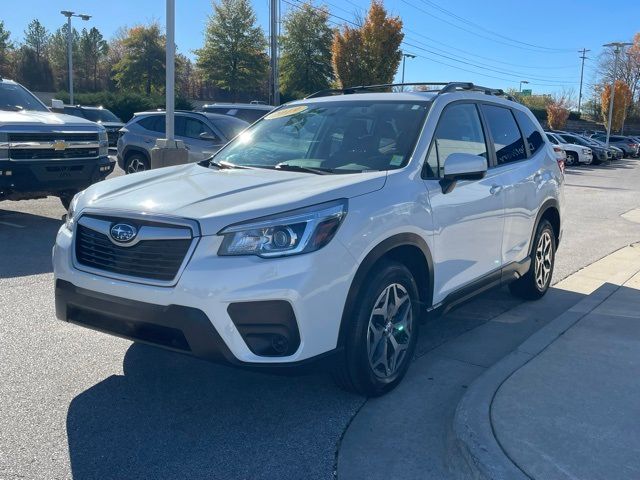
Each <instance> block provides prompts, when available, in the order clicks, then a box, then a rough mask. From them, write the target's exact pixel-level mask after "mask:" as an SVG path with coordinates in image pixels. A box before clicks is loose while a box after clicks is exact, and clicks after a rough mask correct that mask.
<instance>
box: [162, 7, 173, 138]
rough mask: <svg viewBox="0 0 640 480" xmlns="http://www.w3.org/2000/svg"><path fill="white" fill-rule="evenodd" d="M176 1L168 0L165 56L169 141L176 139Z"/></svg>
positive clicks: (166, 112)
mask: <svg viewBox="0 0 640 480" xmlns="http://www.w3.org/2000/svg"><path fill="white" fill-rule="evenodd" d="M175 14H176V2H175V0H167V50H166V58H165V64H166V69H165V96H166V99H165V102H166V108H165V119H166V120H165V130H166V135H167V143H169V142H173V140H174V125H175V123H174V121H175V119H174V110H175V81H176V76H175V58H176V43H175V36H176V21H175Z"/></svg>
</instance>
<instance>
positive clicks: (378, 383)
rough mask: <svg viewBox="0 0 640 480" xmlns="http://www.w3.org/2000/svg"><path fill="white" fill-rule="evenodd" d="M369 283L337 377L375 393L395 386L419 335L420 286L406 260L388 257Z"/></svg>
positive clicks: (340, 382)
mask: <svg viewBox="0 0 640 480" xmlns="http://www.w3.org/2000/svg"><path fill="white" fill-rule="evenodd" d="M368 278H369V280H368V281H367V282H366V284H365V285H364V286H363V288H362V291H361V294H360V297H359V298H358V300H357V305H356V307H355V311H354V312H352V313H353V317H352V318H349V319H348V321H349V322H350V324H349V325H348V331H347V336H346V339H345V351H344V354H343V357H342V359H341V361H340V362H338V364H337V365H336V367H335V370H334V373H333V376H334V379H335V381H336V383H337V384H338V385H339V386H340V387H341V388H343V389H345V390H349V391H351V392H355V393H359V394H361V395H365V396H370V397H375V396H379V395H382V394H384V393H386V392H388V391H390V390H392V389H393V388H395V387H396V386H397V385H398V384H399V383H400V381H401V380H402V378H403V377H404V375H405V373H406V372H407V370H408V368H409V364H410V363H411V359H412V358H413V352H414V350H415V347H416V341H417V338H418V318H419V297H418V287H417V285H416V282H415V280H414V278H413V275H411V272H410V271H409V269H408V268H407V267H405V266H404V265H403V264H401V263H398V262H393V261H386V260H385V261H383V262H382V263H381V264H380V265H379V266H378V267H377V268H376V269H375V271H373V272H372V273H371V274H370V275H368Z"/></svg>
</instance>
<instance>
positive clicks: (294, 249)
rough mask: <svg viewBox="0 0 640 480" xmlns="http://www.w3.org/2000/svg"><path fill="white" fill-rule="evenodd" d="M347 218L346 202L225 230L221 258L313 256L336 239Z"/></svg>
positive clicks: (302, 210) (251, 222)
mask: <svg viewBox="0 0 640 480" xmlns="http://www.w3.org/2000/svg"><path fill="white" fill-rule="evenodd" d="M346 214H347V201H346V200H338V201H335V202H329V203H324V204H321V205H315V206H313V207H309V208H304V209H300V210H294V211H291V212H286V213H284V214H281V215H277V216H275V215H274V216H270V217H264V218H261V219H258V220H254V221H250V222H245V223H241V224H236V225H231V226H229V227H227V228H225V229H224V230H222V231H221V232H220V233H219V235H222V236H223V237H224V239H223V240H222V245H220V248H219V250H218V255H257V256H260V257H266V258H269V257H282V256H285V255H295V254H298V253H307V252H313V251H315V250H318V249H320V248H322V247H324V246H325V245H326V244H328V243H329V242H330V241H331V239H332V238H333V237H334V236H335V234H336V232H337V231H338V227H339V226H340V224H341V223H342V221H343V220H344V218H345V216H346Z"/></svg>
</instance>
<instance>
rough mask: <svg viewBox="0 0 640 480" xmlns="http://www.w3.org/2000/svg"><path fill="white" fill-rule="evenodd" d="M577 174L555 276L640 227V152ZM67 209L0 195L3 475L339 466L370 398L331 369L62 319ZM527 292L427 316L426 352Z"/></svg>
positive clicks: (296, 474)
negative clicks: (232, 356) (241, 364)
mask: <svg viewBox="0 0 640 480" xmlns="http://www.w3.org/2000/svg"><path fill="white" fill-rule="evenodd" d="M566 185H567V187H566V189H565V194H566V212H565V219H564V220H565V223H564V225H565V227H564V238H563V240H562V244H561V246H560V249H559V251H558V254H557V264H556V271H555V274H554V282H557V281H559V280H561V279H562V278H565V277H566V276H568V275H569V274H571V273H573V272H575V271H577V270H578V269H580V268H582V267H583V266H586V265H588V264H590V263H592V262H594V261H595V260H597V259H599V258H602V257H603V256H605V255H607V254H608V253H611V252H612V251H614V250H617V249H618V248H621V247H623V246H625V245H628V244H629V243H632V242H634V241H638V240H640V224H638V223H634V222H631V221H629V220H626V219H624V218H622V217H621V215H622V214H624V213H626V212H628V211H630V210H632V209H635V208H638V207H640V160H632V159H625V160H620V161H617V162H615V163H613V164H611V165H605V166H582V167H575V168H573V169H570V170H568V171H567V175H566ZM63 214H64V210H63V208H62V207H61V205H60V203H59V201H58V200H57V199H55V198H47V199H43V200H37V201H24V202H2V203H0V246H1V248H0V358H1V359H2V361H1V362H0V378H2V379H3V381H2V382H0V478H56V479H58V478H76V479H91V478H100V479H107V478H216V479H231V478H233V479H236V478H241V479H249V478H250V479H262V478H265V479H267V478H268V479H273V478H279V479H298V478H305V479H316V478H317V479H326V478H331V477H332V476H333V475H335V472H336V468H337V464H338V460H337V459H338V456H339V455H338V450H339V447H340V443H341V439H342V438H343V435H344V433H345V430H346V429H347V428H348V427H349V425H350V423H351V422H352V420H353V418H354V416H355V415H356V414H357V412H358V411H359V410H360V409H361V408H362V406H363V405H364V404H365V399H364V398H361V397H358V396H355V395H351V394H347V393H345V392H342V391H341V390H339V389H338V388H337V387H335V386H334V385H333V383H332V381H331V379H330V378H329V377H328V376H327V375H325V374H311V375H307V376H303V377H283V376H271V375H264V374H258V373H249V372H244V371H240V370H234V369H231V368H227V367H222V366H217V365H213V364H209V363H206V362H203V361H199V360H195V359H192V358H189V357H186V356H181V355H178V354H174V353H169V352H165V351H162V350H159V349H156V348H153V347H148V346H144V345H139V344H132V343H131V342H129V341H125V340H122V339H117V338H113V337H110V336H108V335H103V334H100V333H97V332H93V331H90V330H86V329H82V328H80V327H77V326H73V325H67V324H64V323H62V322H59V321H57V320H55V315H54V308H53V281H52V273H51V262H50V252H51V246H52V244H53V241H54V238H55V232H56V231H57V229H58V228H59V226H60V223H61V221H60V218H61V216H62V215H63ZM518 304H519V302H518V301H517V300H515V299H513V298H512V297H511V296H510V295H509V294H508V293H507V292H505V291H495V292H489V293H488V294H485V295H483V296H481V297H479V298H477V299H476V300H474V301H473V302H471V303H469V304H467V305H465V306H463V307H461V308H460V309H459V310H457V311H454V312H452V313H451V314H450V315H447V316H445V317H443V318H440V319H438V320H435V321H430V322H429V323H428V324H427V325H426V328H424V329H423V335H422V338H421V340H420V344H419V346H418V356H425V355H428V354H429V352H431V351H433V350H435V349H443V348H446V347H447V345H448V344H451V343H453V342H454V341H455V340H456V339H457V338H459V337H460V336H461V335H463V334H465V333H467V332H470V331H472V330H473V329H475V328H477V327H479V326H481V325H482V324H484V323H486V322H487V321H488V320H489V319H490V318H492V316H495V315H499V314H500V313H503V312H505V311H508V310H510V309H513V308H515V307H518ZM539 326H542V324H540V325H539ZM447 374H449V375H452V376H453V375H456V371H455V370H451V371H450V372H449V373H447ZM467 380H468V379H465V381H467ZM434 414H435V413H434ZM372 454H375V452H372Z"/></svg>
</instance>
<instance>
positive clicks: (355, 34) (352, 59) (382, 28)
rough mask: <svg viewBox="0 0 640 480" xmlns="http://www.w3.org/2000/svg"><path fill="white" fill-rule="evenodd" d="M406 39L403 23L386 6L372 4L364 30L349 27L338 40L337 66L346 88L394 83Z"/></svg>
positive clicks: (377, 0)
mask: <svg viewBox="0 0 640 480" xmlns="http://www.w3.org/2000/svg"><path fill="white" fill-rule="evenodd" d="M403 38H404V34H403V33H402V20H400V18H399V17H389V16H388V15H387V11H386V10H385V8H384V6H383V4H382V2H381V1H380V0H372V2H371V6H370V7H369V12H368V14H367V17H366V18H365V20H364V22H363V24H362V26H360V27H357V28H351V27H349V26H345V27H343V29H342V31H339V32H337V33H336V35H335V37H334V42H333V47H332V52H333V65H334V69H335V73H336V77H337V78H338V80H339V81H340V83H341V84H342V86H343V87H346V86H350V85H363V84H380V83H391V82H392V81H393V77H394V76H395V73H396V71H397V70H398V65H400V60H401V59H402V52H401V51H400V44H401V43H402V39H403Z"/></svg>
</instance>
